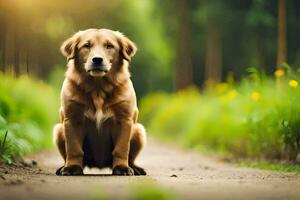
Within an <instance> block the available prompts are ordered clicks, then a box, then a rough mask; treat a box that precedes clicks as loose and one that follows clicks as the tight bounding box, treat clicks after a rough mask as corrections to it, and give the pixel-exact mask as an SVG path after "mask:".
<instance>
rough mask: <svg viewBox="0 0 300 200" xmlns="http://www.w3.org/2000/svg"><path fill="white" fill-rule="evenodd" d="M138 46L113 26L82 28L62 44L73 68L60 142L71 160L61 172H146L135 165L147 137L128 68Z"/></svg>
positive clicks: (63, 92) (57, 129)
mask: <svg viewBox="0 0 300 200" xmlns="http://www.w3.org/2000/svg"><path fill="white" fill-rule="evenodd" d="M136 51H137V47H136V45H135V44H134V43H133V42H132V41H131V40H130V39H129V38H127V37H126V36H124V35H123V34H122V33H120V32H118V31H112V30H108V29H88V30H84V31H79V32H77V33H76V34H74V35H73V36H72V37H70V38H69V39H67V40H66V41H65V42H64V43H63V44H62V46H61V52H62V54H63V55H64V56H65V57H66V58H67V61H68V64H67V67H68V69H67V71H66V74H65V80H64V83H63V86H62V90H61V108H60V123H59V124H57V125H55V127H54V141H55V143H56V145H57V147H58V150H59V152H60V154H61V156H62V157H63V159H64V161H65V164H64V166H62V167H61V168H59V169H58V170H57V171H56V174H57V175H66V176H68V175H82V174H83V168H84V167H85V166H88V167H97V168H104V167H110V168H112V174H113V175H127V176H130V175H146V172H145V170H144V169H143V168H141V167H138V166H137V165H136V164H135V159H136V157H137V155H138V154H139V152H140V151H141V149H142V147H143V146H144V144H145V142H146V133H145V129H144V127H143V126H142V125H141V124H139V123H137V119H138V108H137V102H136V95H135V91H134V88H133V85H132V82H131V80H130V73H129V69H128V68H129V62H130V60H131V58H132V57H133V56H134V54H135V53H136Z"/></svg>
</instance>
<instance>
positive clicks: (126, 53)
mask: <svg viewBox="0 0 300 200" xmlns="http://www.w3.org/2000/svg"><path fill="white" fill-rule="evenodd" d="M116 34H117V38H118V42H119V45H120V53H121V55H122V56H123V58H124V59H125V60H127V61H130V60H131V58H132V57H133V56H134V55H135V53H136V51H137V47H136V45H135V44H134V43H133V42H132V41H131V40H130V39H129V38H128V37H126V36H125V35H123V34H122V33H120V32H118V31H116Z"/></svg>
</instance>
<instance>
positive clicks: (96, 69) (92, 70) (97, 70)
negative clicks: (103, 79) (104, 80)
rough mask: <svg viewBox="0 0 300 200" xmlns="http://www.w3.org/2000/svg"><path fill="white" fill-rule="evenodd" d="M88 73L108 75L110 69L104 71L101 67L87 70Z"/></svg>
mask: <svg viewBox="0 0 300 200" xmlns="http://www.w3.org/2000/svg"><path fill="white" fill-rule="evenodd" d="M87 72H88V73H90V72H103V73H107V72H108V69H106V68H105V69H104V68H100V67H95V68H91V69H88V70H87Z"/></svg>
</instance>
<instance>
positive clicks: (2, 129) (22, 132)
mask: <svg viewBox="0 0 300 200" xmlns="http://www.w3.org/2000/svg"><path fill="white" fill-rule="evenodd" d="M58 103H59V97H58V93H57V92H55V91H54V90H53V88H51V87H50V86H49V85H47V84H46V83H44V82H41V81H37V80H32V79H29V78H28V77H27V76H21V77H19V78H14V77H13V76H10V75H3V74H0V144H3V146H2V147H1V151H0V160H2V161H5V162H12V160H13V159H14V158H16V157H18V156H22V155H24V154H27V153H32V152H34V151H38V150H40V149H43V148H48V147H50V146H51V145H52V139H51V137H52V134H51V132H52V127H53V124H54V123H55V122H57V120H58V114H57V113H58ZM6 133H7V138H6V140H5V134H6Z"/></svg>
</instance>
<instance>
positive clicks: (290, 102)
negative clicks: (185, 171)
mask: <svg viewBox="0 0 300 200" xmlns="http://www.w3.org/2000/svg"><path fill="white" fill-rule="evenodd" d="M282 73H283V72H281V73H278V72H276V74H277V78H275V77H274V78H270V77H266V76H265V75H264V74H261V73H259V72H257V71H256V70H254V69H252V70H251V71H250V75H249V76H248V77H246V78H245V79H243V80H242V81H241V82H239V83H233V82H232V81H231V82H226V83H220V84H217V85H215V86H211V87H209V88H207V89H206V90H204V91H201V92H200V91H199V90H198V89H196V88H193V87H192V88H189V89H186V90H183V91H179V92H177V93H174V94H168V93H163V92H160V93H154V94H150V95H148V96H146V97H145V98H143V99H142V101H141V104H140V117H141V120H142V122H143V123H144V124H145V125H146V127H147V129H148V132H149V134H153V135H156V136H157V137H160V138H162V139H164V140H166V141H170V142H176V143H177V144H179V145H183V146H185V147H188V148H195V149H202V150H203V149H206V151H213V152H217V153H218V154H219V155H221V156H223V157H226V158H229V159H232V160H238V159H240V158H246V159H253V160H262V161H264V160H267V161H270V162H272V161H274V160H276V161H278V160H284V161H289V162H290V161H292V162H293V161H296V157H297V154H298V153H299V152H300V103H299V99H300V87H299V86H298V82H299V80H300V74H299V73H298V72H292V71H291V70H287V71H286V72H285V74H284V75H283V74H282Z"/></svg>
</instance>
